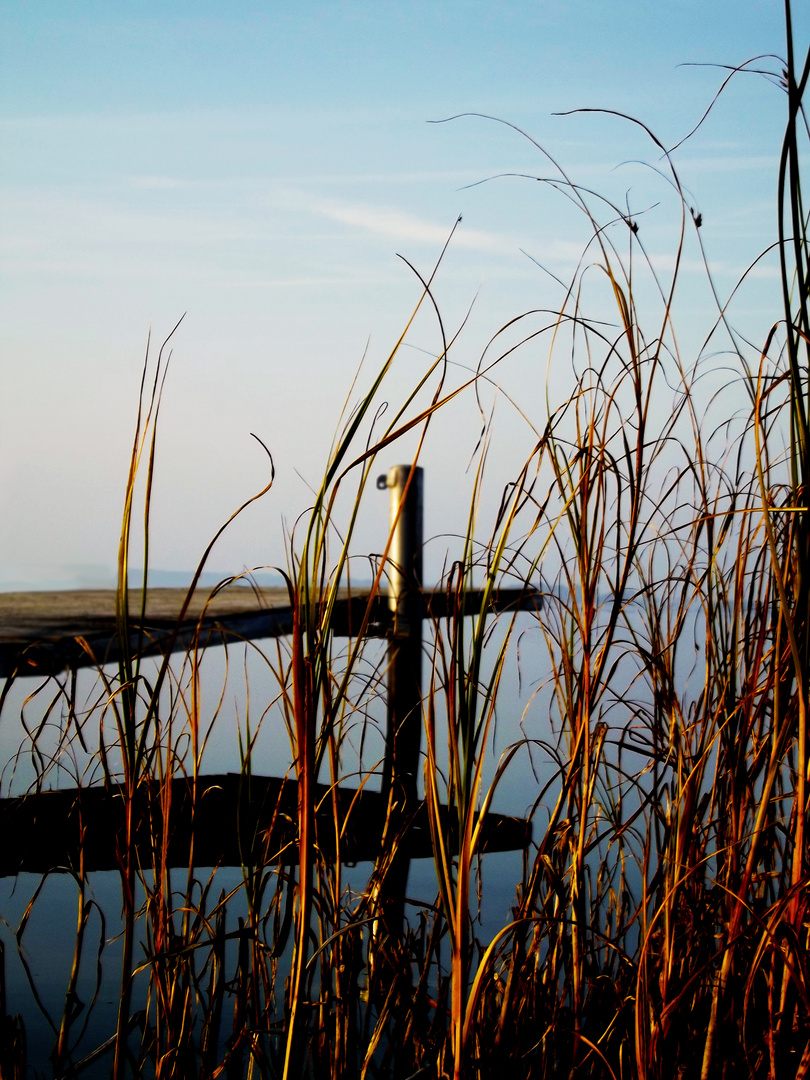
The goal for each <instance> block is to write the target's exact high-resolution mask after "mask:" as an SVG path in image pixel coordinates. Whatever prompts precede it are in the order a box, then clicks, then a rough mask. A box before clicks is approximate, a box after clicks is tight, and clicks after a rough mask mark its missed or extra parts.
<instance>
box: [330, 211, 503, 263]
mask: <svg viewBox="0 0 810 1080" xmlns="http://www.w3.org/2000/svg"><path fill="white" fill-rule="evenodd" d="M309 209H310V210H311V211H313V212H314V213H316V214H320V215H322V216H323V217H326V218H329V219H330V220H332V221H339V222H341V223H342V224H344V225H352V226H354V227H355V228H358V229H363V230H365V231H366V232H372V233H376V234H377V235H378V236H386V237H390V238H392V239H394V240H400V241H407V242H408V243H411V244H413V243H416V244H426V245H430V246H431V247H436V246H441V245H443V244H444V243H445V242H446V240H447V238H448V236H449V235H450V231H451V228H452V225H451V226H447V225H440V224H438V223H436V222H432V221H427V220H426V219H424V218H421V217H417V216H416V215H415V214H409V213H408V212H407V211H403V210H397V209H394V208H392V207H380V206H371V205H368V204H359V203H347V202H337V201H332V200H316V201H313V202H312V203H310V205H309ZM453 244H454V246H455V247H461V248H466V249H468V250H471V251H487V252H497V253H501V254H514V253H515V252H517V250H518V246H519V244H518V242H517V241H516V240H514V239H511V238H509V237H506V236H501V235H498V234H497V233H489V232H483V231H482V230H480V229H470V228H467V227H465V225H464V223H463V222H462V223H461V224H460V226H459V228H458V229H457V230H456V234H455V236H454V237H453Z"/></svg>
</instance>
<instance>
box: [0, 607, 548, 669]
mask: <svg viewBox="0 0 810 1080" xmlns="http://www.w3.org/2000/svg"><path fill="white" fill-rule="evenodd" d="M185 595H186V593H185V590H184V589H151V590H150V591H149V594H148V602H147V608H146V617H145V618H144V620H143V622H142V623H139V620H138V618H137V617H136V615H137V613H138V612H139V605H140V593H133V594H132V597H131V606H130V615H131V624H132V632H131V634H130V638H129V641H128V643H127V649H128V651H129V653H130V655H136V654H137V655H141V656H150V655H163V654H165V652H166V651H167V650H169V651H171V652H179V651H185V650H187V649H189V648H191V647H192V646H193V645H194V642H195V640H196V641H197V644H198V647H201V648H204V647H206V646H208V645H222V644H226V643H227V642H229V641H237V640H251V641H254V640H258V639H261V638H268V637H278V636H281V635H284V634H288V633H289V632H290V631H291V629H292V612H291V610H290V607H289V599H288V596H287V590H286V589H281V588H275V589H257V590H255V591H254V590H252V589H248V588H245V587H233V588H229V589H223V590H222V591H221V592H219V593H217V595H216V596H215V597H214V598H213V600H210V594H209V593H208V592H207V591H206V590H198V593H197V594H195V597H194V602H193V604H192V605H191V607H190V609H189V611H188V613H187V615H186V618H184V619H183V621H182V622H181V623H180V624H179V625H178V622H177V619H178V615H179V613H180V609H181V605H182V602H183V600H184V599H185ZM423 596H424V612H423V614H424V616H425V618H427V619H428V620H429V619H441V618H445V617H446V616H447V615H448V613H449V612H452V611H453V610H454V609H455V606H456V603H457V601H456V598H455V596H450V597H449V598H448V596H447V594H446V592H444V591H442V590H436V591H433V592H431V591H425V592H424V594H423ZM448 600H449V603H448ZM207 601H210V602H208V603H207ZM481 601H482V594H481V592H480V591H478V590H470V591H468V592H466V593H465V594H464V596H463V597H462V598H461V599H460V600H459V601H458V603H459V605H460V611H461V613H463V614H465V615H472V614H475V613H477V612H478V610H479V609H480V607H481ZM368 604H369V598H368V594H364V593H363V592H360V593H356V594H353V595H352V596H351V597H349V596H348V595H347V596H345V597H344V598H343V599H341V600H340V601H339V602H338V604H337V606H336V608H335V609H334V611H333V615H332V623H331V628H332V632H333V633H334V634H337V635H338V636H347V635H353V634H356V633H357V632H358V631H359V629H360V627H361V625H362V623H363V619H364V617H365V614H366V610H367V608H368ZM539 608H540V597H539V596H538V594H537V593H534V592H532V591H530V590H526V589H499V590H496V591H495V592H494V593H493V594H492V595H491V597H490V605H489V610H491V611H492V612H493V613H494V612H496V611H504V610H528V611H536V610H538V609H539ZM391 624H392V613H391V611H390V609H389V606H388V600H387V598H386V597H382V596H377V597H375V598H374V601H373V603H372V610H371V619H370V622H369V625H368V627H367V630H366V634H367V636H368V637H387V636H388V635H389V633H390V629H391ZM79 639H81V640H79ZM82 642H85V643H86V644H82ZM119 655H120V650H119V642H118V634H117V630H116V624H115V592H114V590H112V589H92V590H80V591H62V592H34V593H0V678H8V677H9V676H11V675H15V674H19V675H26V674H29V675H48V674H55V673H56V672H59V671H63V670H64V669H65V668H68V667H77V668H78V667H89V666H92V665H93V664H94V663H95V662H96V661H98V662H105V663H114V662H115V661H116V660H117V659H118V657H119Z"/></svg>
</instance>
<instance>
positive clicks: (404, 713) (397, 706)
mask: <svg viewBox="0 0 810 1080" xmlns="http://www.w3.org/2000/svg"><path fill="white" fill-rule="evenodd" d="M423 478H424V473H423V470H422V469H421V468H419V467H418V466H411V465H395V466H394V467H393V468H391V469H389V470H388V474H387V476H384V477H382V476H381V477H380V478H379V480H378V481H377V484H378V487H380V488H383V487H387V488H388V490H389V493H390V494H389V499H390V514H391V530H392V535H391V545H390V547H389V554H388V606H389V608H390V610H391V614H392V623H393V628H392V636H391V639H390V643H389V647H388V729H387V744H386V756H385V768H384V772H383V793H384V795H387V796H388V799H389V800H391V799H392V800H393V803H394V804H401V805H402V807H403V809H407V810H411V809H413V808H414V807H415V805H416V798H417V777H418V775H419V756H420V748H421V741H422V591H421V586H422V543H423V486H424V483H423Z"/></svg>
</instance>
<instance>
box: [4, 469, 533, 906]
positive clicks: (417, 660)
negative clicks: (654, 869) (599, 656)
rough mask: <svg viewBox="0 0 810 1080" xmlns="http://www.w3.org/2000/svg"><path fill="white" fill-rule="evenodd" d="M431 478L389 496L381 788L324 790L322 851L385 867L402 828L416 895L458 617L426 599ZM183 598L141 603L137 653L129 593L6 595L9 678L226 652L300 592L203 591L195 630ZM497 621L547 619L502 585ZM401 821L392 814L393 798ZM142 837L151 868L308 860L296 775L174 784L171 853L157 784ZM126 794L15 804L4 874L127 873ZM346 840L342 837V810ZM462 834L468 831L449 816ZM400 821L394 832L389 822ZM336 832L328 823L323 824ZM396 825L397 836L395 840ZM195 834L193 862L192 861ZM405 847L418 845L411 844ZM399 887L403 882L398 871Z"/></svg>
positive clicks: (512, 827)
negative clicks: (437, 727) (429, 645)
mask: <svg viewBox="0 0 810 1080" xmlns="http://www.w3.org/2000/svg"><path fill="white" fill-rule="evenodd" d="M422 482H423V481H422V470H421V469H418V468H411V467H410V466H396V467H395V468H393V469H391V470H390V471H389V473H388V474H387V476H385V477H381V478H380V480H379V481H378V487H381V488H389V489H390V509H391V528H392V544H391V547H390V552H389V566H388V588H387V593H386V594H385V595H379V596H376V597H375V598H374V600H373V602H372V610H371V619H370V621H368V622H367V623H366V629H365V634H366V636H374V637H380V638H385V639H387V641H388V652H389V657H388V723H387V735H386V746H387V751H386V758H385V762H384V767H383V775H382V786H381V788H382V789H381V791H373V790H367V789H365V788H364V789H362V790H356V789H349V788H344V787H343V786H339V787H337V788H335V789H334V791H333V790H332V789H329V788H327V787H325V786H322V787H319V789H318V792H317V796H318V805H319V807H320V808H321V809H320V810H319V811H318V812H317V813H316V834H317V840H316V844H317V845H318V847H319V849H320V850H321V853H322V854H323V855H324V856H325V857H331V858H335V857H338V858H340V859H341V861H344V862H357V861H361V860H366V859H368V860H371V859H374V858H375V857H376V855H377V854H378V853H379V850H380V845H381V844H385V843H387V842H389V841H390V840H391V838H392V834H391V829H392V828H394V829H396V830H397V831H398V836H397V844H398V848H400V849H401V856H400V858H401V863H400V869H399V872H398V877H399V879H400V885H401V887H402V888H403V889H404V882H405V880H406V878H407V866H408V864H409V861H410V859H411V858H420V857H427V856H430V855H431V854H432V848H431V843H430V836H429V828H428V817H427V809H426V806H425V804H424V803H423V802H421V801H419V800H418V798H417V776H418V772H419V768H420V759H421V749H420V743H421V731H422V696H421V694H422V690H421V667H422V624H423V621H424V620H425V618H428V619H431V618H432V619H440V618H443V617H444V616H446V615H447V614H448V613H449V612H448V605H449V604H453V605H455V603H456V601H455V598H454V597H448V595H447V594H446V592H444V591H438V590H437V591H429V590H425V589H424V588H423V587H422V585H421V580H422V559H421V552H422ZM185 598H186V590H183V589H154V590H149V591H148V593H147V600H146V606H145V611H144V615H143V617H142V618H140V617H139V616H137V617H133V614H132V613H135V612H140V608H141V593H140V591H139V590H138V591H136V592H134V593H133V595H132V597H131V604H130V613H131V617H130V635H129V640H128V641H125V642H121V641H120V640H119V637H118V631H117V627H116V618H115V605H116V593H115V591H114V590H85V591H77V592H40V593H5V594H0V677H5V678H14V677H20V676H24V675H36V676H47V675H52V674H55V673H57V672H58V671H60V670H64V669H66V668H69V669H75V668H79V667H83V666H88V665H96V664H99V663H105V664H106V663H114V662H115V661H117V660H118V659H119V657H120V656H121V654H122V650H126V651H127V652H128V654H129V655H130V656H134V655H140V656H149V655H165V654H166V653H167V652H173V651H180V650H183V651H185V650H187V649H189V648H190V647H195V646H196V647H197V648H205V647H208V646H211V645H224V644H228V643H229V642H234V641H238V640H255V639H261V638H268V637H275V636H278V635H284V634H289V633H290V632H291V630H292V610H291V607H290V599H289V595H288V593H287V590H286V588H269V589H268V588H250V587H247V586H244V585H235V586H231V587H229V588H225V589H222V590H220V591H219V592H217V593H216V595H215V596H213V597H212V596H211V594H210V593H209V592H207V591H205V590H199V593H198V594H195V596H194V597H193V599H192V603H191V604H190V605H189V607H188V609H187V611H186V612H185V615H184V618H183V619H182V620H179V618H178V617H179V614H180V611H181V610H182V606H183V603H184V601H185ZM483 599H484V597H483V594H482V593H481V592H480V591H476V590H469V591H467V592H465V594H464V597H463V609H462V612H460V613H463V614H469V615H472V614H478V613H479V612H480V610H481V605H482V603H483ZM487 602H488V610H489V611H491V612H492V613H493V614H494V613H495V612H498V611H505V610H512V611H517V610H524V611H537V610H538V609H539V607H540V600H539V597H538V596H537V594H535V593H532V592H530V591H527V589H526V588H521V589H500V590H497V591H495V592H491V593H490V594H489V595H488V600H487ZM368 606H369V593H368V592H365V593H364V592H363V591H360V592H355V593H351V594H350V593H349V592H348V590H347V591H346V592H344V594H343V595H342V597H341V598H340V600H339V602H338V604H337V606H336V609H335V610H334V612H333V615H332V618H331V620H330V628H331V631H332V633H333V634H336V635H338V636H347V635H354V634H356V633H358V632H359V630H360V627H361V626H362V624H363V620H364V618H365V617H366V614H367V611H368ZM394 785H396V791H397V797H396V799H395V800H394V802H395V804H396V806H397V808H398V809H397V811H396V813H395V814H394V817H393V819H392V817H391V814H390V812H389V811H390V808H391V805H393V804H392V803H391V792H392V788H393V786H394ZM138 798H139V800H140V803H139V805H138V820H139V826H138V830H137V835H136V837H135V843H136V845H137V848H138V852H139V856H140V857H141V859H142V862H143V864H144V865H148V864H149V862H150V860H152V859H153V858H154V857H155V853H156V852H160V851H161V850H165V851H166V853H167V855H166V857H167V859H168V864H169V865H175V866H181V865H183V866H186V865H188V863H189V859H190V858H193V860H194V863H195V865H198V866H202V865H206V866H217V865H240V864H242V863H243V862H245V861H246V860H251V861H255V860H257V859H262V860H272V861H279V860H280V861H282V862H295V861H297V860H298V859H299V858H300V853H299V851H298V843H297V814H296V805H297V789H296V782H295V780H294V779H290V778H275V777H260V776H251V777H250V778H247V777H245V776H240V775H225V776H207V777H197V778H187V777H177V778H175V779H174V780H173V781H172V801H171V806H172V811H171V835H170V836H169V837H167V838H166V842H167V845H168V846H167V847H164V845H163V842H162V833H161V829H162V825H161V820H162V816H161V812H160V805H159V798H158V795H157V793H156V792H152V791H151V790H150V788H149V785H148V784H145V785H144V788H143V791H139V792H138ZM123 807H124V800H123V797H122V791H121V789H120V788H117V787H116V786H115V785H112V786H106V787H89V788H80V789H74V790H67V791H64V790H60V791H55V792H38V793H35V794H30V795H27V796H24V797H22V798H8V799H0V822H2V827H3V833H4V836H5V837H6V840H5V841H4V845H3V849H2V854H0V876H2V875H8V874H15V873H17V872H19V871H20V870H31V871H35V872H40V873H41V872H44V871H45V870H47V869H50V868H51V867H53V866H56V865H70V866H73V867H74V868H77V867H78V865H79V864H78V861H77V860H78V859H79V854H80V851H81V855H82V859H83V866H84V869H85V870H93V869H97V870H102V869H114V868H115V866H116V865H117V864H116V854H115V853H116V850H117V849H118V848H119V844H118V842H117V838H118V837H120V835H121V830H122V828H123V821H124V817H123V814H124V809H123ZM336 811H337V820H338V824H339V830H338V831H339V835H340V840H339V841H337V842H336V840H335V812H336ZM442 814H443V815H444V818H445V823H446V824H449V826H450V829H451V832H452V830H453V828H454V827H455V825H456V824H457V823H455V822H454V821H452V820H450V821H448V817H447V815H448V811H447V810H446V809H445V810H443V811H442ZM384 823H385V826H384ZM319 824H320V828H319V827H318V826H319ZM385 829H388V832H385ZM481 834H482V839H481V845H480V849H479V850H481V851H485V852H486V851H505V850H516V849H523V848H525V847H526V846H527V845H528V843H529V842H530V840H531V823H530V822H528V821H526V820H524V819H521V818H515V817H508V816H506V815H502V814H495V813H489V814H487V815H486V817H485V819H484V821H483V823H482V829H481ZM192 837H193V852H192ZM403 837H404V838H405V839H404V842H403V839H402V838H403ZM395 876H397V875H395Z"/></svg>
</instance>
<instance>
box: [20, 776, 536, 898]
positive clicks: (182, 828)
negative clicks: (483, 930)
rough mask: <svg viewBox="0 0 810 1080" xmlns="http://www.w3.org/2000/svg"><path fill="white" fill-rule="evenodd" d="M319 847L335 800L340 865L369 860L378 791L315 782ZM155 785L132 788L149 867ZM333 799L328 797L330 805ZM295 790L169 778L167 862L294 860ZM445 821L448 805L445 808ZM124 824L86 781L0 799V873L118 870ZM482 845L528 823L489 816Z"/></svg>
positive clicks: (270, 780) (520, 845) (111, 798)
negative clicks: (67, 787)
mask: <svg viewBox="0 0 810 1080" xmlns="http://www.w3.org/2000/svg"><path fill="white" fill-rule="evenodd" d="M317 792H318V804H319V805H318V811H317V814H316V834H317V844H318V848H319V850H320V851H321V853H322V855H323V856H324V857H325V858H326V859H334V858H335V853H336V849H337V844H336V837H335V831H336V830H335V806H336V807H337V820H338V822H339V826H340V833H341V838H340V844H339V846H340V858H341V861H342V862H344V863H351V862H361V861H372V860H374V859H375V858H376V857H377V855H378V854H379V851H380V844H381V839H382V830H383V824H384V819H385V805H384V804H383V801H382V796H381V795H380V793H379V792H376V791H370V790H368V789H366V788H363V789H360V790H358V789H354V788H344V787H337V788H335V789H334V792H333V791H332V790H331V789H330V788H328V787H326V786H325V785H318V788H317ZM163 795H164V792H163V791H162V790H161V789H160V788H159V787H158V786H157V785H148V784H144V785H143V786H142V787H141V788H139V790H138V792H137V795H136V820H137V822H138V825H137V831H136V837H135V843H136V847H137V851H138V856H139V858H140V860H141V865H142V866H143V867H144V868H149V867H152V866H153V865H154V858H155V852H156V851H157V852H160V850H161V845H162V839H163V835H164V821H165V820H166V818H165V816H164V815H165V813H166V804H165V801H164V799H163ZM333 799H334V802H333ZM296 807H297V787H296V782H295V780H294V779H278V778H276V777H267V776H251V777H250V778H249V779H248V778H246V777H244V776H241V775H239V774H233V773H230V774H227V775H221V776H206V777H200V778H198V780H197V791H196V799H193V798H192V786H191V783H190V781H189V780H187V779H185V778H181V779H175V780H173V781H172V783H171V803H170V804H169V809H168V822H169V825H168V830H167V837H166V839H167V862H168V865H169V866H172V867H186V866H188V865H189V861H190V860H191V858H192V837H193V862H194V865H195V866H198V867H214V866H240V865H243V864H244V865H254V866H255V865H259V864H262V865H272V864H275V863H279V862H281V863H285V864H293V863H296V862H297V860H298V848H297V820H296V819H297V812H296ZM443 816H444V818H445V822H446V811H444V812H443ZM123 829H124V799H123V791H122V789H121V788H120V787H117V786H113V787H110V788H104V787H87V788H78V789H71V790H62V791H49V792H42V793H35V794H31V795H27V796H24V797H22V798H16V799H0V831H2V836H3V844H2V847H0V876H3V877H7V876H10V875H14V874H18V873H20V872H22V871H26V872H32V873H38V874H43V873H47V872H48V871H49V870H52V869H54V868H56V867H69V868H71V869H73V870H74V871H77V872H78V870H79V867H80V865H82V866H83V868H84V871H85V872H86V873H89V872H91V871H98V870H115V869H117V868H118V857H119V856H118V853H119V851H120V845H121V842H122V839H121V838H122V837H123ZM482 832H483V842H482V849H481V850H482V851H483V852H488V851H513V850H522V849H524V848H525V847H526V846H527V845H528V844H529V843H530V841H531V823H530V822H528V821H525V820H524V819H522V818H516V817H508V816H506V815H502V814H494V813H490V814H487V816H486V818H485V821H484V828H483V830H482ZM405 835H406V840H405V841H404V843H403V847H404V849H405V850H406V851H407V853H408V856H409V857H410V858H429V857H431V856H432V854H433V852H432V847H431V842H430V830H429V825H428V815H427V808H426V806H425V804H424V803H420V804H419V805H418V807H417V809H416V812H415V813H414V814H413V816H412V820H411V822H410V824H409V826H408V829H407V832H406V834H405Z"/></svg>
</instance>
